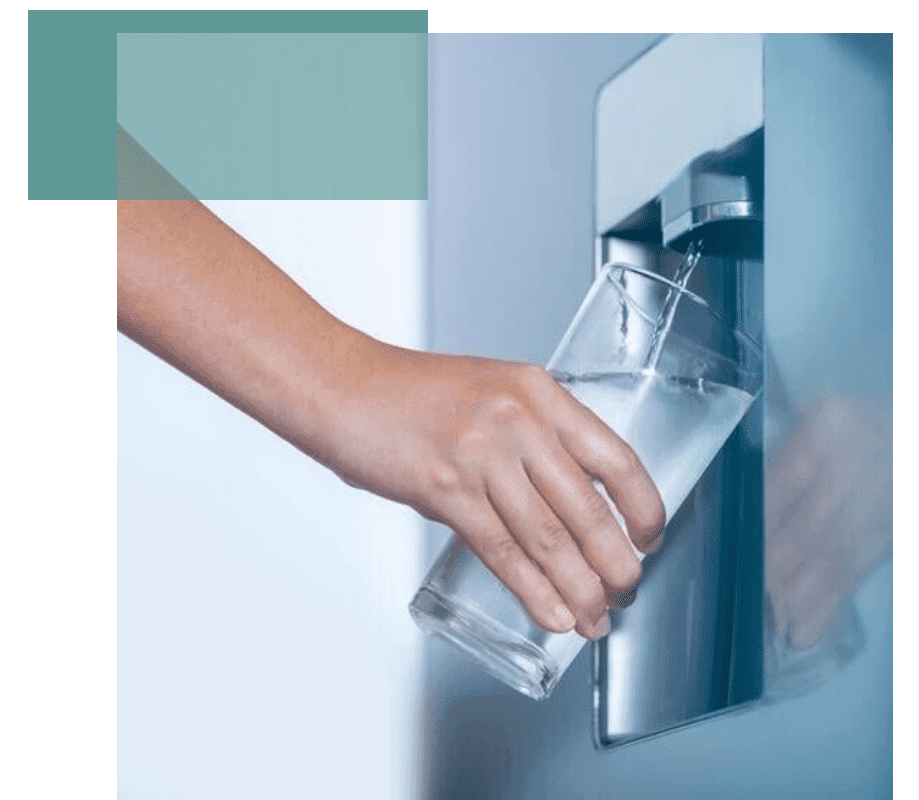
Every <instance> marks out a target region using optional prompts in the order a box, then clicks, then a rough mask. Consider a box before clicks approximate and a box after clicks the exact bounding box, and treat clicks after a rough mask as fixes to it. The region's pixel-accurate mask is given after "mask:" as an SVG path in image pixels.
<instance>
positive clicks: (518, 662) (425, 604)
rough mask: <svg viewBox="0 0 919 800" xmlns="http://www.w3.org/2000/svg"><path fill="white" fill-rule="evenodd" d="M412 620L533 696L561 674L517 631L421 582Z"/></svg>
mask: <svg viewBox="0 0 919 800" xmlns="http://www.w3.org/2000/svg"><path fill="white" fill-rule="evenodd" d="M408 610H409V613H410V614H411V615H412V619H414V620H415V624H416V625H417V626H418V627H419V628H421V630H423V631H424V632H425V633H433V634H436V635H437V636H440V637H441V638H443V639H446V640H447V641H448V642H450V643H452V644H454V645H456V646H457V647H459V648H461V649H462V650H463V651H464V652H466V653H468V654H469V655H470V656H472V657H473V658H474V659H475V660H476V662H477V663H478V665H479V666H480V667H481V668H482V669H483V670H484V671H485V672H487V673H488V674H489V675H492V676H493V677H495V678H497V679H498V680H500V681H502V682H504V683H506V684H507V685H508V686H510V687H511V688H513V689H516V690H517V691H518V692H521V693H522V694H525V695H527V696H528V697H532V698H533V699H534V700H545V699H546V698H548V697H549V695H550V694H551V693H552V690H553V689H554V688H555V685H556V684H557V683H558V680H559V678H560V677H561V671H560V669H559V667H558V665H557V664H554V663H552V661H551V660H550V658H549V656H548V654H547V653H545V652H544V651H542V650H540V649H539V648H537V647H534V646H533V644H532V643H530V642H528V641H527V640H526V639H524V638H523V637H522V636H520V635H519V634H516V633H514V632H513V631H511V630H508V629H507V628H504V627H502V626H500V625H497V624H495V622H494V621H493V620H489V619H487V618H485V617H482V616H480V615H478V614H476V613H475V612H473V611H471V610H470V609H468V608H465V607H463V606H460V605H457V604H456V603H454V602H452V601H451V600H450V599H449V598H446V597H443V596H442V595H440V594H438V593H437V592H435V591H433V590H432V589H431V588H430V587H429V586H422V587H421V588H420V589H419V590H418V592H417V593H416V594H415V597H414V599H413V600H412V602H411V603H410V604H409V607H408Z"/></svg>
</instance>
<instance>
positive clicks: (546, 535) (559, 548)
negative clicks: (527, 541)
mask: <svg viewBox="0 0 919 800" xmlns="http://www.w3.org/2000/svg"><path fill="white" fill-rule="evenodd" d="M570 546H571V534H569V533H568V529H567V528H566V527H565V526H564V525H563V524H562V523H561V522H560V521H559V520H557V519H554V520H547V521H546V522H545V523H544V524H543V526H542V530H541V531H540V533H539V547H540V549H541V550H542V551H543V552H545V553H547V554H548V555H559V554H560V553H563V552H565V551H567V550H568V548H569V547H570Z"/></svg>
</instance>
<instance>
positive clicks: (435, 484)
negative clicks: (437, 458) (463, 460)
mask: <svg viewBox="0 0 919 800" xmlns="http://www.w3.org/2000/svg"><path fill="white" fill-rule="evenodd" d="M421 484H422V485H423V486H424V487H425V488H426V494H427V495H429V496H433V497H453V496H456V495H458V494H460V493H461V492H462V491H463V490H464V489H465V482H464V481H463V479H462V477H461V476H460V472H459V470H458V469H457V468H456V467H454V466H451V465H450V464H446V463H438V464H434V465H432V466H429V467H428V468H427V470H426V471H425V474H424V476H423V477H422V480H421Z"/></svg>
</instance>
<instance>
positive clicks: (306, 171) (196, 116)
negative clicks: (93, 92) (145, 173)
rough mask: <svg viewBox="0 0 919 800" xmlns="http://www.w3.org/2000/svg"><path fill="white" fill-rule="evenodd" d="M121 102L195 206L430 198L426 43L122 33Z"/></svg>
mask: <svg viewBox="0 0 919 800" xmlns="http://www.w3.org/2000/svg"><path fill="white" fill-rule="evenodd" d="M117 95H118V123H119V124H120V125H121V126H122V127H123V128H124V129H125V130H126V131H127V132H128V133H129V134H130V135H131V136H132V137H133V138H134V139H136V140H137V142H139V143H140V145H142V146H143V148H144V149H146V150H147V151H148V152H149V153H150V155H151V156H153V157H154V158H155V159H156V160H157V161H158V162H159V163H160V164H161V165H162V166H163V167H164V168H165V169H166V170H167V171H168V172H169V173H170V174H171V175H172V176H173V177H174V178H175V179H176V180H177V181H178V182H179V183H180V184H181V185H183V186H184V187H186V188H187V189H188V191H189V192H190V193H191V194H192V195H194V196H195V197H198V198H201V199H212V200H217V199H247V200H262V199H276V200H345V199H424V198H426V197H427V35H426V34H419V33H281V34H279V33H270V34H269V33H229V34H227V33H223V34H214V33H194V34H189V33H177V34H125V33H119V34H118V68H117ZM149 199H157V198H156V197H152V198H149Z"/></svg>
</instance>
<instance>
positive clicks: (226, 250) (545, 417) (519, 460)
mask: <svg viewBox="0 0 919 800" xmlns="http://www.w3.org/2000/svg"><path fill="white" fill-rule="evenodd" d="M118 329H119V330H120V331H121V332H122V333H124V334H125V335H127V336H129V337H130V338H131V339H133V340H134V341H136V342H138V343H139V344H140V345H142V346H143V347H145V348H147V349H148V350H150V351H152V352H153V353H155V354H156V355H158V356H159V357H160V358H162V359H164V360H165V361H167V362H168V363H170V364H172V365H173V366H175V367H177V368H178V369H180V370H182V371H183V372H185V373H186V374H187V375H189V376H190V377H192V378H193V379H195V380H196V381H198V382H200V383H201V384H203V385H204V386H206V387H208V388H209V389H211V390H212V391H213V392H215V393H216V394H218V395H219V396H221V397H223V398H224V399H225V400H227V401H228V402H230V403H232V404H233V405H234V406H236V407H237V408H239V409H240V410H242V411H244V412H245V413H247V414H249V415H250V416H252V417H253V418H255V419H256V420H258V421H259V422H260V423H262V424H263V425H265V426H266V427H267V428H269V429H270V430H272V431H274V432H275V433H276V434H277V435H279V436H281V437H282V438H284V439H285V440H286V441H288V442H289V443H290V444H292V445H294V446H295V447H297V448H298V449H299V450H301V451H302V452H304V453H306V454H307V455H308V456H310V457H311V458H314V459H316V460H317V461H319V462H321V463H322V464H324V465H326V466H327V467H329V468H330V469H332V470H333V471H334V472H335V473H336V474H337V475H339V476H340V477H341V478H342V480H344V481H345V482H346V483H348V484H349V485H352V486H355V487H359V488H362V489H366V490H368V491H371V492H374V493H375V494H378V495H381V496H383V497H386V498H389V499H391V500H395V501H397V502H400V503H405V504H407V505H409V506H411V507H412V508H414V509H415V510H417V511H418V512H419V513H420V514H422V515H424V516H425V517H427V518H429V519H433V520H437V521H439V522H443V523H444V524H446V525H448V526H450V527H451V528H452V529H453V530H454V531H455V532H456V533H457V534H458V535H459V536H460V537H461V538H462V539H463V540H464V542H465V543H466V544H467V545H468V546H469V548H470V549H471V550H472V551H473V552H474V553H475V554H476V555H477V556H478V557H479V558H480V559H481V560H482V561H483V562H484V563H485V565H486V566H488V567H489V569H491V571H492V572H493V573H494V574H495V575H496V576H497V577H498V578H499V579H500V580H501V581H502V582H503V583H504V584H505V585H506V586H507V587H508V588H509V589H510V590H511V591H512V592H513V593H514V594H515V595H516V596H517V597H518V598H519V599H520V601H521V602H522V603H523V605H524V606H525V608H526V609H527V611H528V612H529V614H530V615H531V616H532V617H533V619H534V620H535V621H536V622H537V623H538V624H539V625H541V626H542V627H544V628H545V629H547V630H551V631H558V632H562V631H567V630H570V629H571V628H572V627H575V626H576V629H577V631H578V632H579V633H580V634H581V635H583V636H586V637H590V638H595V637H599V636H603V635H605V634H606V633H608V632H609V619H608V613H607V612H608V610H609V608H610V607H618V606H621V605H623V604H625V603H627V602H628V599H629V598H630V596H631V595H632V594H633V592H634V589H635V586H636V584H637V583H638V580H639V578H640V577H641V566H640V563H639V561H638V560H637V558H636V557H635V554H634V552H633V551H632V548H631V546H630V545H629V543H628V542H627V541H626V539H625V536H624V535H623V532H622V531H621V529H620V528H619V526H618V525H617V523H616V521H615V518H614V517H613V515H612V514H611V513H610V510H609V506H608V504H607V502H606V500H604V499H603V498H602V497H601V495H600V494H599V493H598V491H597V490H596V489H595V488H594V486H593V485H592V482H591V481H592V480H594V479H597V480H599V481H601V482H602V484H603V486H604V487H605V488H606V491H607V492H608V493H609V496H610V497H611V498H612V500H613V501H614V502H615V504H616V506H617V508H618V509H619V510H620V512H621V514H622V516H623V518H624V519H625V521H626V527H627V529H628V535H629V536H630V538H631V540H632V541H633V542H634V543H635V545H636V546H637V547H638V548H639V549H640V550H642V551H644V552H650V551H652V550H655V549H657V548H658V547H659V546H660V543H661V538H662V537H661V534H662V532H663V526H664V522H665V517H664V507H663V504H662V502H661V499H660V496H659V494H658V492H657V490H656V488H655V487H654V484H653V483H652V481H651V479H650V478H649V477H648V475H647V473H646V472H645V470H644V468H643V467H642V465H641V463H640V462H639V460H638V458H637V457H636V455H635V454H634V452H633V451H632V450H631V449H630V448H629V447H628V445H627V444H625V442H623V441H622V440H621V439H620V438H619V437H618V436H616V434H614V433H613V432H612V431H611V430H610V429H609V428H608V427H607V426H606V425H605V424H604V423H603V422H602V421H601V420H600V419H599V418H598V417H597V416H595V415H594V414H593V413H592V412H591V411H590V410H589V409H587V408H586V407H584V406H582V405H581V404H580V403H578V402H577V401H576V400H575V399H574V398H573V397H572V396H571V395H570V394H569V393H568V392H567V391H566V390H565V389H563V388H562V387H561V386H560V385H559V384H557V383H556V382H555V381H554V380H553V379H552V378H551V376H550V375H549V374H548V373H547V372H546V371H545V370H544V369H542V368H541V367H536V366H531V365H526V364H518V363H512V362H504V361H497V360H492V359H481V358H466V357H459V356H449V355H440V354H436V353H427V352H421V351H415V350H408V349H405V348H401V347H395V346H392V345H389V344H386V343H384V342H380V341H378V340H376V339H373V338H371V337H369V336H367V335H366V334H364V333H362V332H360V331H358V330H356V329H354V328H352V327H350V326H349V325H346V324H345V323H344V322H342V321H341V320H339V319H336V318H335V317H334V316H332V315H331V314H329V313H328V312H327V311H326V310H325V309H323V308H322V307H321V306H320V305H319V304H318V303H316V301H315V300H313V298H311V297H310V296H309V295H308V294H307V293H306V292H305V291H304V290H303V289H302V288H300V286H298V285H297V284H296V283H295V282H294V281H293V280H291V278H290V277H288V276H287V275H286V274H285V273H284V272H282V271H281V270H280V269H279V268H278V267H277V266H275V265H274V264H273V263H272V262H271V261H270V260H269V259H268V258H267V257H266V256H265V255H263V254H262V253H261V252H259V251H258V250H257V249H256V248H255V247H253V246H252V245H251V244H249V243H248V242H247V241H246V240H245V239H243V238H242V237H240V236H239V235H238V234H237V233H235V232H234V231H233V230H232V229H231V228H229V227H228V226H226V225H225V224H224V223H223V222H222V221H221V220H219V219H218V218H217V217H216V216H215V215H214V214H212V213H211V212H210V211H209V210H208V209H207V208H205V207H204V206H203V205H201V204H200V203H198V202H195V201H184V200H183V201H119V202H118Z"/></svg>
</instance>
